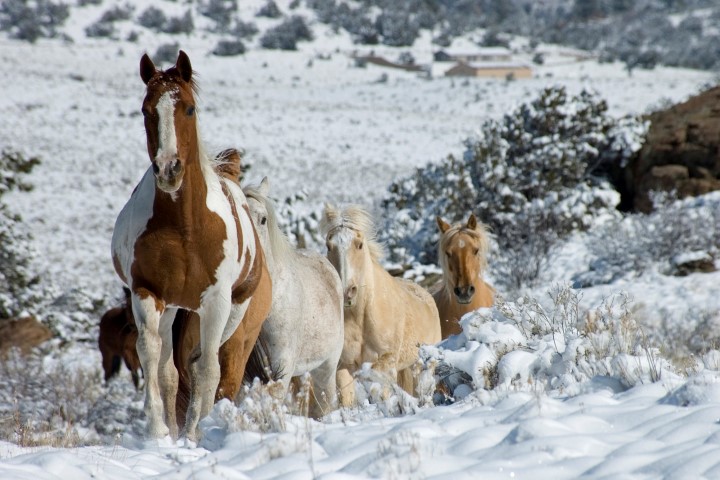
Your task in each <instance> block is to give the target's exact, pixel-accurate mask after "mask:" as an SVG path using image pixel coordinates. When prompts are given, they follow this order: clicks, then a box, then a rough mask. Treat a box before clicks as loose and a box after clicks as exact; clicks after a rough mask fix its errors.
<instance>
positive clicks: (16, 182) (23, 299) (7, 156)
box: [0, 150, 40, 320]
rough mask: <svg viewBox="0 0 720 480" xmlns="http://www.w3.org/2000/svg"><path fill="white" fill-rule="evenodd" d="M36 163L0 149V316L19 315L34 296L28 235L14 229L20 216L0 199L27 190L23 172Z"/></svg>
mask: <svg viewBox="0 0 720 480" xmlns="http://www.w3.org/2000/svg"><path fill="white" fill-rule="evenodd" d="M39 163H40V160H39V159H38V158H36V157H30V158H26V157H25V156H23V155H22V154H20V153H18V152H14V151H10V150H3V151H2V153H0V320H3V319H7V318H12V317H15V316H17V315H19V314H20V313H21V312H22V311H23V310H25V309H27V308H28V307H29V306H31V305H32V304H33V303H34V301H35V299H36V298H35V297H36V293H35V292H34V291H33V286H34V285H35V284H36V283H37V282H38V278H37V277H36V276H34V275H33V274H32V273H31V272H30V271H29V269H28V266H29V262H30V259H31V258H32V255H33V253H34V252H33V251H32V249H31V248H30V236H29V234H27V233H25V232H21V231H20V230H19V229H18V225H19V224H20V221H21V218H20V216H19V215H18V214H16V213H15V212H13V211H11V210H10V209H9V208H8V207H7V205H6V204H5V203H4V201H3V200H2V197H3V195H4V194H5V193H7V192H9V191H12V190H18V191H27V190H30V189H32V186H31V185H29V184H27V183H25V182H24V181H23V176H24V175H25V174H28V173H30V172H31V171H32V169H33V168H34V167H35V166H36V165H38V164H39Z"/></svg>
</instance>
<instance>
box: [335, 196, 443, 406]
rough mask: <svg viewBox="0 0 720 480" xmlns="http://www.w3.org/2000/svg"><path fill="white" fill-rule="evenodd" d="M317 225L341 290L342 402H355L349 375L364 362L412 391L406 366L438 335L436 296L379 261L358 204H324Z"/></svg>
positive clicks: (378, 250)
mask: <svg viewBox="0 0 720 480" xmlns="http://www.w3.org/2000/svg"><path fill="white" fill-rule="evenodd" d="M321 230H322V232H323V234H324V235H325V238H326V242H327V249H328V253H327V255H328V259H329V260H330V262H331V263H332V264H333V266H334V267H335V269H336V270H337V271H338V273H339V274H340V279H341V281H342V287H343V292H344V304H345V347H344V348H343V353H342V357H341V358H340V365H339V367H338V382H340V384H341V386H342V389H341V390H342V392H341V393H342V403H343V406H349V405H351V404H352V403H354V398H353V397H354V389H353V388H349V387H350V385H352V381H351V378H352V377H351V375H352V373H354V372H355V371H357V370H358V369H359V368H360V367H361V366H362V364H363V363H365V362H372V363H373V369H374V370H377V371H380V372H384V373H387V374H388V375H389V376H390V377H391V378H392V379H393V380H397V382H398V384H399V385H400V386H401V387H402V388H403V389H404V390H405V391H406V392H408V393H410V394H414V393H415V392H414V391H413V390H414V385H413V384H414V383H415V382H414V378H413V375H412V369H411V367H412V366H413V365H414V364H415V363H416V362H417V361H418V347H419V345H420V344H433V343H436V342H439V341H440V320H439V317H438V311H437V307H436V306H435V301H434V300H433V298H432V296H431V295H430V294H429V293H428V292H427V291H426V290H425V289H423V288H422V287H421V286H420V285H418V284H416V283H414V282H411V281H409V280H404V279H401V278H396V277H393V276H392V275H390V274H389V273H388V272H387V271H386V270H385V269H384V268H383V267H382V265H380V262H379V260H380V257H381V255H382V251H383V250H382V247H381V245H380V244H378V243H377V241H376V240H375V231H374V227H373V223H372V219H371V218H370V215H369V214H368V213H367V212H366V211H365V210H363V209H362V208H361V207H357V206H351V207H348V208H346V209H344V210H338V209H336V208H334V207H332V206H330V205H326V207H325V212H324V213H323V218H322V220H321Z"/></svg>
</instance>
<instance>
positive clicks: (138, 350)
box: [99, 51, 493, 440]
mask: <svg viewBox="0 0 720 480" xmlns="http://www.w3.org/2000/svg"><path fill="white" fill-rule="evenodd" d="M140 77H141V78H142V80H143V82H144V83H145V85H146V87H147V88H146V95H145V98H144V101H143V104H142V113H143V117H144V122H145V131H146V136H147V149H148V155H149V157H150V161H151V166H150V168H148V170H147V171H146V173H145V174H144V176H143V178H142V179H141V180H140V183H139V184H138V185H137V187H136V188H135V190H134V191H133V193H132V195H131V197H130V199H129V200H128V202H127V203H126V205H125V206H124V208H123V209H122V211H121V212H120V214H119V215H118V218H117V221H116V224H115V229H114V231H113V238H112V259H113V264H114V266H115V270H116V272H117V274H118V276H119V277H120V279H121V280H122V281H123V283H125V284H126V285H127V288H125V290H124V291H125V295H126V300H125V303H124V305H123V306H121V307H117V308H114V309H112V310H110V311H108V312H107V313H106V314H105V315H104V316H103V318H102V319H101V322H100V336H99V347H100V351H101V354H102V357H103V369H104V371H105V379H106V380H107V379H109V378H110V377H111V376H112V375H114V374H115V373H117V371H118V370H119V368H120V364H121V361H124V362H125V364H126V365H127V367H128V368H129V369H130V370H131V371H132V372H133V382H134V383H135V386H136V387H137V386H138V385H139V373H138V372H139V371H142V373H143V375H144V377H145V403H144V411H145V415H146V417H147V434H148V436H150V437H154V438H159V437H164V436H166V435H170V436H172V437H173V438H177V437H178V436H185V437H187V438H188V439H190V440H196V439H197V438H198V431H197V424H198V421H199V419H200V418H201V417H202V416H204V415H206V414H207V413H209V411H210V409H211V408H212V406H213V404H214V402H215V401H216V400H217V399H220V398H230V399H233V398H234V397H235V396H236V395H237V393H238V391H239V389H240V386H241V383H242V379H243V376H248V375H254V374H256V370H257V369H256V368H254V367H253V366H252V365H250V364H248V360H249V359H250V358H251V354H254V353H256V352H257V351H258V347H259V346H262V347H263V349H264V351H265V352H266V354H267V357H268V359H269V361H270V364H271V370H272V371H273V372H274V376H275V377H276V378H277V379H278V381H280V382H282V386H283V388H285V389H286V390H287V389H288V388H289V384H290V381H291V379H293V378H297V377H299V376H302V375H305V374H309V378H310V382H311V387H312V388H311V391H312V396H311V401H310V406H309V414H310V415H312V416H313V417H321V416H322V415H324V414H325V413H327V412H328V411H329V410H331V409H333V408H336V407H337V406H338V404H340V405H343V406H351V405H353V404H354V402H355V398H354V394H355V387H354V380H353V375H354V374H355V372H357V371H358V370H359V369H360V368H361V366H362V365H363V364H364V363H367V362H370V363H371V365H372V368H373V369H374V370H376V371H378V372H382V373H384V374H387V375H389V377H390V378H391V379H393V380H394V381H397V383H398V384H399V385H400V386H401V387H402V388H403V389H404V390H406V391H407V392H408V393H411V394H412V393H413V392H414V389H415V385H414V382H415V377H416V376H415V375H413V371H412V368H413V366H414V365H415V364H416V362H417V361H418V348H419V346H420V345H421V344H433V343H437V342H438V341H440V340H441V339H443V338H446V337H447V336H449V335H451V334H454V333H458V332H459V331H460V327H459V324H458V319H459V318H460V317H461V316H462V315H463V314H464V313H467V312H468V311H471V310H474V309H477V308H480V307H487V306H490V305H492V302H493V289H492V287H490V286H489V285H488V284H487V283H485V282H484V281H483V279H482V273H483V270H484V268H485V266H486V260H485V258H486V253H487V249H488V237H487V232H486V230H485V227H484V226H483V225H482V224H481V223H480V222H478V221H477V220H476V218H475V216H474V215H472V214H471V215H470V216H469V219H468V220H467V222H463V223H460V224H456V225H450V224H448V223H446V222H445V221H444V220H442V219H441V218H440V217H437V223H438V228H439V231H440V234H441V237H440V241H439V245H438V259H439V263H440V265H441V267H442V269H443V278H442V280H441V281H440V282H439V283H438V284H437V285H436V286H435V287H434V293H433V294H432V295H431V294H430V293H429V292H428V291H426V290H425V289H423V288H422V287H420V286H419V285H418V284H416V283H414V282H412V281H409V280H404V279H401V278H397V277H393V276H392V275H390V274H389V273H388V272H387V271H386V270H385V269H384V268H383V267H382V266H381V264H380V259H381V258H382V254H383V249H382V246H381V245H380V244H379V243H378V242H377V240H376V238H375V229H374V226H373V222H372V219H371V217H370V215H369V214H368V213H367V212H366V211H365V210H364V209H362V208H361V207H358V206H350V207H347V208H344V209H340V208H336V207H333V206H331V205H326V207H325V210H324V212H323V215H322V220H321V225H320V227H321V231H322V233H323V234H324V236H325V239H326V247H327V254H326V255H325V256H323V255H322V254H320V253H317V252H312V251H307V250H297V249H295V248H294V247H293V246H292V245H291V243H290V242H289V240H288V239H287V237H286V236H285V235H284V234H283V233H282V232H281V230H280V228H279V225H278V219H277V216H276V213H275V209H274V206H273V202H272V201H271V200H270V198H269V195H270V192H269V189H270V185H269V182H268V180H267V179H263V181H262V182H261V183H260V185H257V186H247V187H245V188H244V189H242V188H241V186H240V181H239V173H240V161H241V159H240V155H239V154H238V153H237V152H236V151H234V150H228V151H225V152H223V153H222V154H220V155H218V156H216V157H211V156H209V155H208V154H207V152H206V151H205V149H204V147H203V144H202V141H201V139H200V135H199V133H198V121H197V115H196V110H195V93H196V92H195V90H196V88H195V87H196V85H195V82H194V78H193V70H192V67H191V64H190V59H189V58H188V56H187V54H185V52H183V51H180V53H179V55H178V58H177V61H176V63H175V65H174V66H173V67H171V68H169V69H167V70H164V71H163V70H158V69H157V68H156V67H155V65H154V64H153V62H152V61H151V60H150V58H149V57H148V56H147V55H144V56H143V57H142V59H141V61H140ZM257 373H258V374H261V373H262V372H257ZM338 396H339V398H338Z"/></svg>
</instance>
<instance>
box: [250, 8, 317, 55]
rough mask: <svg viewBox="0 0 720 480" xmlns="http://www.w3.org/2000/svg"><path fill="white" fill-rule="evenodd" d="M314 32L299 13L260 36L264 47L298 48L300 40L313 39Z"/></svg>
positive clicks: (275, 48) (277, 48) (276, 48)
mask: <svg viewBox="0 0 720 480" xmlns="http://www.w3.org/2000/svg"><path fill="white" fill-rule="evenodd" d="M312 39H313V34H312V31H311V30H310V28H308V26H307V24H306V23H305V19H304V18H303V17H301V16H299V15H293V16H292V17H290V18H288V19H287V20H285V21H284V22H283V23H281V24H280V25H278V26H276V27H273V28H270V29H268V30H267V31H266V32H265V34H264V35H263V36H262V37H261V38H260V45H261V46H262V47H263V48H269V49H274V50H297V42H298V41H300V40H312Z"/></svg>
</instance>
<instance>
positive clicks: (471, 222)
mask: <svg viewBox="0 0 720 480" xmlns="http://www.w3.org/2000/svg"><path fill="white" fill-rule="evenodd" d="M436 220H437V224H438V228H439V229H440V233H441V235H440V243H439V247H438V262H439V263H440V266H441V267H442V269H443V274H444V277H445V282H446V284H445V286H446V288H447V289H448V291H449V292H452V294H453V295H455V298H456V299H457V301H458V303H461V304H468V303H470V302H471V301H472V298H473V295H475V283H476V282H477V281H478V279H480V278H481V277H482V273H483V271H484V270H485V268H486V267H487V259H486V255H487V251H488V246H489V243H488V236H487V231H486V228H485V226H484V225H483V224H482V223H480V222H478V221H477V219H476V218H475V215H474V214H470V218H468V221H467V223H466V224H457V225H455V226H451V225H450V224H448V223H447V222H445V221H444V220H443V219H442V218H440V217H437V219H436Z"/></svg>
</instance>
